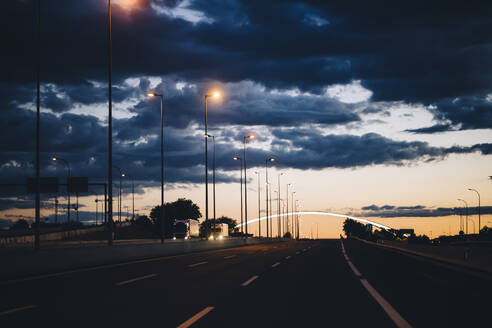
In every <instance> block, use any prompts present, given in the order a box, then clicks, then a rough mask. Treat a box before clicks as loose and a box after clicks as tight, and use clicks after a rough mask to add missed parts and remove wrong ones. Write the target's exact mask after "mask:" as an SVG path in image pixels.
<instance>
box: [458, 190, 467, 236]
mask: <svg viewBox="0 0 492 328" xmlns="http://www.w3.org/2000/svg"><path fill="white" fill-rule="evenodd" d="M458 200H459V201H460V202H463V203H465V206H466V207H465V208H466V212H465V213H466V234H467V235H468V203H467V202H466V200H463V199H459V198H458Z"/></svg>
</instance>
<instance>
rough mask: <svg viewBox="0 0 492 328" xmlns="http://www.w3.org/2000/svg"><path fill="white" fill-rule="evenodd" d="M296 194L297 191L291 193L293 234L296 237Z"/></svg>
mask: <svg viewBox="0 0 492 328" xmlns="http://www.w3.org/2000/svg"><path fill="white" fill-rule="evenodd" d="M295 193H296V192H295V191H293V192H291V193H290V194H291V198H292V215H291V218H292V220H291V221H292V233H293V234H294V235H295V234H296V231H295V230H296V227H295V222H294V212H295V210H294V208H295V207H294V194H295Z"/></svg>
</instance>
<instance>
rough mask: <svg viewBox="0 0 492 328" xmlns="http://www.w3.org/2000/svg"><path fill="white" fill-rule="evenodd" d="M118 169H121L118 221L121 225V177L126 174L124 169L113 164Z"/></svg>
mask: <svg viewBox="0 0 492 328" xmlns="http://www.w3.org/2000/svg"><path fill="white" fill-rule="evenodd" d="M113 166H114V167H115V168H116V169H118V171H120V192H119V201H118V222H119V223H120V225H121V178H122V177H124V176H125V173H124V172H123V170H122V169H121V168H120V167H118V166H116V165H113Z"/></svg>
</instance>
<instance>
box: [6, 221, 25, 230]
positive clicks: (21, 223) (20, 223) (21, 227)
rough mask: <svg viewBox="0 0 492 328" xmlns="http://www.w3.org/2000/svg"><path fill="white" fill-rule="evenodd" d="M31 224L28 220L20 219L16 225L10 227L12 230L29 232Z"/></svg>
mask: <svg viewBox="0 0 492 328" xmlns="http://www.w3.org/2000/svg"><path fill="white" fill-rule="evenodd" d="M28 229H29V223H27V221H26V220H24V219H20V220H18V221H16V222H15V223H14V225H13V226H11V227H10V230H28Z"/></svg>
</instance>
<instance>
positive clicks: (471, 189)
mask: <svg viewBox="0 0 492 328" xmlns="http://www.w3.org/2000/svg"><path fill="white" fill-rule="evenodd" d="M468 190H470V191H474V192H476V193H477V196H478V234H480V193H479V192H478V191H477V190H476V189H473V188H468ZM473 226H475V223H473Z"/></svg>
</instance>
